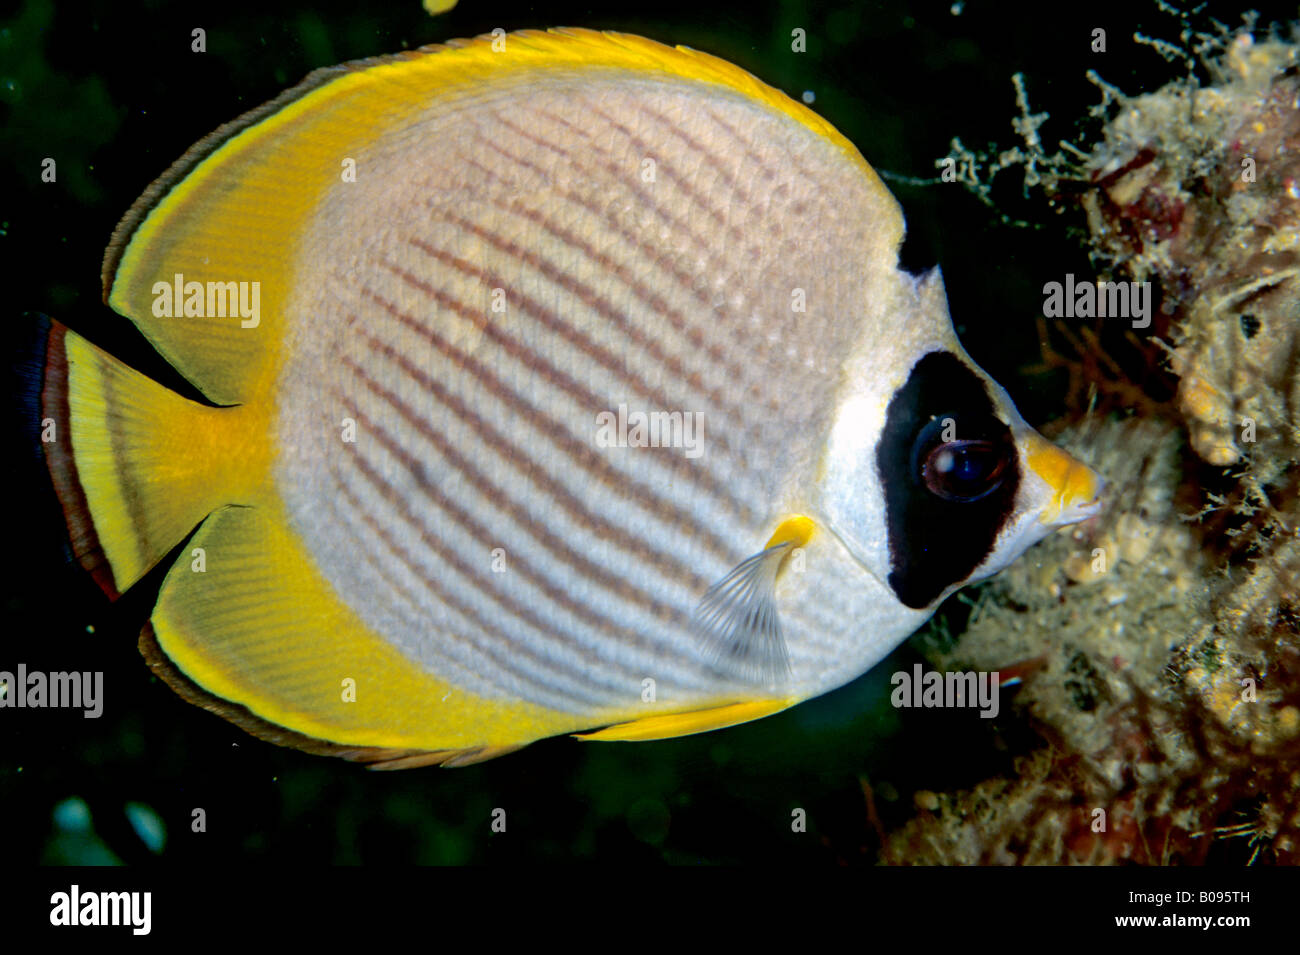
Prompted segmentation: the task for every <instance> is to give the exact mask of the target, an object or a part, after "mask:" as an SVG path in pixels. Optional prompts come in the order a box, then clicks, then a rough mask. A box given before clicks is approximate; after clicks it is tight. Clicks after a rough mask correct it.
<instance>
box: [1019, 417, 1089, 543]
mask: <svg viewBox="0 0 1300 955" xmlns="http://www.w3.org/2000/svg"><path fill="white" fill-rule="evenodd" d="M1025 461H1026V463H1027V464H1028V465H1029V469H1030V470H1031V471H1033V472H1034V473H1035V474H1036V475H1038V476H1039V477H1040V478H1042V479H1043V481H1044V482H1045V483H1046V484H1047V486H1048V488H1049V489H1050V491H1051V497H1050V499H1049V500H1048V501H1047V503H1046V504H1044V505H1043V510H1042V513H1041V514H1040V515H1039V518H1038V519H1039V521H1041V522H1042V523H1043V524H1046V525H1047V526H1048V527H1064V526H1065V525H1067V524H1077V523H1078V522H1079V521H1085V520H1087V519H1088V518H1090V517H1093V516H1095V515H1096V514H1097V513H1099V512H1100V511H1101V508H1102V496H1103V494H1104V492H1105V490H1106V480H1105V479H1104V478H1103V477H1102V476H1101V475H1100V474H1098V473H1097V472H1096V471H1094V470H1093V469H1092V468H1090V467H1088V465H1086V464H1084V463H1083V462H1082V461H1080V460H1079V459H1078V458H1076V457H1075V456H1074V455H1072V454H1069V453H1068V452H1066V451H1063V450H1061V449H1060V448H1058V447H1057V446H1056V445H1054V444H1052V443H1051V442H1050V441H1048V440H1046V439H1045V438H1043V437H1041V436H1040V435H1038V434H1037V433H1033V432H1031V433H1030V434H1029V436H1028V439H1027V441H1026V448H1025Z"/></svg>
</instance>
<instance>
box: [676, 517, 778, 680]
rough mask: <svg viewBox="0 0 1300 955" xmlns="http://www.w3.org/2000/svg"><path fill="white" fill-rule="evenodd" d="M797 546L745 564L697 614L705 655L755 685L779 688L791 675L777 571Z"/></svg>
mask: <svg viewBox="0 0 1300 955" xmlns="http://www.w3.org/2000/svg"><path fill="white" fill-rule="evenodd" d="M793 546H794V544H793V542H792V541H785V542H783V543H780V544H776V545H775V546H772V547H769V548H767V549H766V550H762V551H759V552H758V553H757V554H755V555H754V556H752V557H749V558H746V559H745V560H743V561H741V562H740V563H739V564H738V565H736V567H735V569H734V570H732V571H731V573H729V574H727V576H726V577H724V578H722V580H720V581H718V583H716V584H714V585H713V586H712V587H710V588H709V591H708V593H706V594H705V595H704V598H703V599H702V600H701V601H700V604H699V606H698V607H697V608H696V610H695V621H694V624H695V632H696V635H697V636H698V638H699V641H700V647H701V650H702V651H703V653H704V654H705V656H706V657H707V658H708V659H709V660H710V661H712V662H718V663H722V664H723V665H724V666H725V667H726V668H727V669H729V670H734V671H735V672H737V673H738V674H739V675H741V676H742V677H743V678H744V679H746V680H749V681H752V682H754V683H761V684H765V685H767V686H780V685H782V684H784V683H785V681H786V680H787V679H788V678H789V676H790V657H789V654H788V652H787V651H786V647H785V640H784V638H783V637H782V636H781V621H780V618H779V616H778V615H777V610H776V599H775V597H776V575H777V571H779V570H780V569H781V561H782V560H784V559H785V557H786V555H787V554H788V553H789V551H790V550H791V549H792V548H793Z"/></svg>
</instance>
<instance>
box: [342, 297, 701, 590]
mask: <svg viewBox="0 0 1300 955" xmlns="http://www.w3.org/2000/svg"><path fill="white" fill-rule="evenodd" d="M349 325H352V323H351V322H349ZM353 333H354V334H356V335H358V336H359V337H361V338H362V339H363V340H365V342H366V343H367V345H369V347H370V349H371V350H372V351H374V352H378V353H380V354H382V355H384V357H386V358H387V359H388V360H389V361H392V362H393V363H395V364H396V365H397V366H398V367H400V368H401V369H402V371H403V372H405V373H406V375H407V376H408V377H409V378H411V379H412V380H413V381H414V382H416V384H418V385H419V386H420V388H421V389H422V390H423V391H425V392H426V393H429V394H432V395H433V396H434V398H435V399H436V400H437V401H438V402H439V403H440V404H441V405H442V406H443V407H444V408H446V409H447V410H448V411H450V412H451V413H452V414H454V415H456V417H458V418H459V419H460V420H461V421H464V422H465V423H467V424H468V425H470V426H471V427H472V428H473V430H474V434H475V436H476V437H477V438H478V439H480V440H481V441H482V442H483V443H484V444H486V445H487V446H489V447H491V448H493V449H494V450H495V451H496V452H497V453H498V454H499V455H501V456H502V457H504V458H505V459H506V460H508V461H511V462H512V463H515V464H520V463H521V462H522V463H523V464H524V465H526V466H525V467H521V468H520V470H521V471H522V472H523V473H524V474H525V475H526V477H525V480H528V481H531V482H532V483H533V484H534V485H535V486H537V487H539V488H540V489H541V490H543V491H545V492H546V493H547V494H548V495H550V497H551V498H552V500H553V501H554V502H555V503H556V504H558V505H559V506H560V507H561V508H562V509H563V510H564V512H565V513H566V514H568V515H569V517H570V518H572V519H573V521H574V522H575V523H577V524H579V525H581V526H582V527H583V529H585V530H586V531H588V532H589V533H591V534H593V535H594V536H596V537H599V538H601V539H603V540H607V541H609V542H611V543H614V544H617V545H618V546H619V547H620V548H622V549H623V550H624V551H625V552H627V553H628V554H631V555H632V556H634V557H636V558H637V559H638V560H641V561H643V562H646V563H649V564H652V565H653V566H654V567H656V568H657V569H658V570H659V571H661V572H662V573H663V574H664V575H665V576H667V577H670V578H673V579H675V580H677V581H686V582H687V583H688V584H689V585H690V586H692V587H694V588H695V589H697V590H698V591H700V592H701V593H703V592H704V591H705V590H707V589H708V587H709V585H710V583H711V581H709V580H707V579H705V578H704V577H701V576H700V575H698V574H696V573H695V572H694V571H693V570H692V569H691V568H690V567H688V566H687V565H686V564H684V563H682V562H681V561H680V560H678V559H677V557H676V556H675V555H673V554H671V553H668V552H666V551H661V550H657V549H655V548H653V547H652V546H651V545H650V543H649V542H648V541H646V540H642V539H640V538H637V537H634V536H632V535H631V534H629V533H628V532H627V531H626V530H625V529H624V528H622V527H620V526H618V525H616V524H613V523H610V522H609V521H607V520H605V519H604V518H603V517H601V516H600V515H598V514H595V513H593V512H592V511H590V510H588V508H587V507H586V506H584V505H583V503H582V502H581V501H580V500H579V499H578V498H577V496H576V495H574V494H573V493H572V492H571V491H570V490H569V489H568V488H567V487H565V486H564V485H563V484H561V483H560V482H559V481H557V480H556V479H555V478H554V477H553V476H552V475H550V474H548V473H546V472H545V471H543V470H542V469H541V468H540V467H539V466H538V464H537V462H536V461H534V460H533V459H532V458H531V457H529V455H528V454H527V453H525V452H522V451H520V449H519V448H518V447H516V446H515V445H514V444H512V443H511V441H510V439H509V438H507V437H506V436H505V435H503V434H502V433H501V432H500V431H498V430H497V429H496V428H495V427H494V426H493V425H492V424H491V423H490V422H489V421H488V420H487V419H485V418H484V417H483V416H482V415H480V414H478V413H477V412H476V411H474V410H473V409H472V408H470V407H469V406H468V405H467V404H466V403H465V402H464V401H463V400H461V399H460V398H458V397H457V396H456V395H454V394H452V393H451V392H449V391H448V390H447V389H446V388H445V387H443V386H442V385H441V384H440V383H439V382H438V381H436V380H435V379H434V378H432V377H431V376H430V375H429V374H427V373H426V372H425V371H424V370H423V369H422V368H419V367H418V366H417V365H415V363H414V362H412V361H411V360H410V359H409V358H407V357H406V356H405V355H402V354H401V353H400V352H398V351H397V349H395V348H393V347H392V346H391V345H389V344H387V343H386V342H383V341H380V340H379V339H377V338H375V337H373V336H372V335H370V334H368V333H367V332H365V331H364V330H362V329H361V328H360V327H358V326H355V325H354V326H353ZM342 362H343V364H345V365H346V366H347V367H348V368H351V369H352V370H353V371H354V372H355V373H356V374H357V375H358V376H360V377H361V378H362V380H363V381H365V382H366V384H367V387H369V388H370V390H371V391H372V392H374V393H375V394H377V395H379V396H380V397H382V398H384V400H386V401H390V403H392V404H393V405H394V407H396V408H398V410H399V412H400V413H401V414H402V417H403V418H405V419H406V420H407V422H408V423H409V424H410V425H411V426H412V427H413V428H414V429H415V430H416V432H417V433H418V434H420V435H421V436H422V437H424V438H425V439H426V440H428V441H430V442H431V443H433V444H434V445H435V446H436V447H438V448H439V450H441V451H443V454H444V456H445V457H447V458H449V459H452V458H454V459H455V460H456V461H459V462H463V466H461V465H460V464H458V465H457V469H458V470H460V471H461V472H462V473H464V474H465V475H466V476H467V477H470V478H471V480H472V481H473V483H474V484H475V485H476V486H480V487H492V488H493V489H494V491H493V494H494V496H498V495H499V499H500V500H508V501H509V503H510V506H511V508H512V509H513V510H514V511H519V510H521V509H520V505H519V504H518V503H517V502H515V501H513V500H512V499H509V498H508V497H507V495H506V492H505V491H504V490H503V489H501V488H500V487H499V486H498V485H497V484H496V483H495V482H494V481H492V479H491V478H489V477H488V476H487V475H486V474H484V473H483V472H482V471H480V470H479V469H478V468H477V467H476V466H475V465H474V464H473V463H472V462H470V461H468V460H467V459H466V458H465V457H464V455H462V454H461V453H460V451H459V450H458V449H456V448H455V447H454V446H453V445H452V444H451V443H450V442H448V441H447V440H446V439H445V438H444V437H443V436H442V434H441V433H440V432H439V431H438V430H437V429H435V428H432V427H430V425H429V422H428V421H426V420H425V419H424V418H422V417H421V416H420V415H418V414H416V413H415V412H414V411H412V410H411V408H410V406H409V405H407V404H405V403H404V402H401V401H400V399H398V398H397V397H396V396H395V395H393V393H392V392H390V391H388V390H387V389H386V388H383V387H382V386H380V385H378V384H377V383H376V382H374V380H373V379H372V378H370V376H369V375H367V374H366V372H365V371H364V370H363V369H362V368H361V367H360V366H359V365H357V364H356V362H354V361H352V360H351V359H349V358H347V357H344V358H343V359H342ZM390 396H391V397H390ZM611 484H612V482H611ZM512 512H513V511H512ZM525 522H527V523H529V525H530V526H531V525H532V521H531V519H528V518H527V517H526V515H522V514H521V517H520V523H521V524H522V523H525ZM539 540H541V541H542V543H543V544H546V545H547V546H550V544H551V543H552V537H551V535H550V534H543V535H542V536H541V537H540V538H539ZM575 556H576V555H575ZM584 563H585V564H586V566H587V567H588V568H589V569H590V572H591V573H592V574H593V575H596V574H601V573H606V572H605V571H604V569H603V568H601V567H599V566H597V565H594V564H590V562H586V561H584ZM571 566H572V565H571ZM584 572H587V571H584ZM613 579H614V578H612V577H611V580H613ZM618 583H619V584H620V586H619V587H617V588H615V591H616V592H617V593H618V594H619V596H620V597H621V598H622V599H625V600H628V601H629V602H632V603H637V604H639V605H641V606H643V607H645V608H647V609H652V610H654V611H655V612H656V613H659V611H660V610H661V609H662V608H661V607H660V605H659V604H657V603H656V602H655V601H654V600H653V599H652V598H651V597H650V595H649V594H648V593H646V592H645V591H643V590H638V589H635V588H632V589H631V590H625V587H626V585H627V582H625V581H619V582H618Z"/></svg>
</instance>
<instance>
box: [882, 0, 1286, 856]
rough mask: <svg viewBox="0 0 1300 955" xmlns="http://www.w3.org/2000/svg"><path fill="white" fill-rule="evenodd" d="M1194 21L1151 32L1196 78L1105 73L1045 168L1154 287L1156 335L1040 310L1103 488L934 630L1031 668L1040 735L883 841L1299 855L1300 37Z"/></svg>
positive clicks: (1122, 274) (931, 650) (947, 851)
mask: <svg viewBox="0 0 1300 955" xmlns="http://www.w3.org/2000/svg"><path fill="white" fill-rule="evenodd" d="M1189 16H1190V15H1186V14H1183V15H1181V17H1182V20H1183V24H1184V30H1183V40H1184V44H1183V45H1184V47H1190V50H1191V52H1188V51H1187V50H1185V49H1183V47H1177V46H1174V45H1173V44H1169V43H1164V42H1162V41H1153V40H1147V41H1146V42H1147V44H1148V45H1149V46H1152V47H1154V48H1156V49H1157V51H1159V52H1163V53H1166V54H1169V55H1170V56H1172V57H1174V58H1179V59H1182V60H1183V61H1185V62H1186V63H1187V64H1188V73H1187V76H1186V77H1185V78H1181V79H1179V80H1176V81H1174V82H1171V83H1169V84H1168V85H1166V86H1164V87H1163V88H1161V89H1159V90H1157V91H1155V92H1153V93H1147V94H1144V95H1141V96H1134V97H1128V96H1125V95H1124V94H1122V93H1120V92H1119V91H1118V90H1117V89H1115V88H1114V87H1112V86H1109V85H1107V84H1106V83H1104V81H1102V80H1101V78H1100V77H1095V76H1094V77H1092V78H1093V79H1094V82H1096V83H1097V85H1098V86H1099V87H1100V88H1101V89H1102V90H1103V93H1104V100H1103V103H1102V104H1101V106H1100V107H1098V108H1097V110H1096V113H1095V115H1097V116H1098V117H1099V118H1101V119H1102V120H1103V121H1104V125H1103V127H1102V128H1101V130H1100V132H1099V134H1098V135H1097V136H1096V137H1095V145H1094V146H1093V147H1092V148H1091V150H1090V151H1084V150H1080V149H1074V148H1072V149H1070V151H1069V152H1070V155H1069V156H1066V155H1065V154H1064V153H1061V154H1057V155H1056V156H1045V155H1042V154H1041V147H1040V148H1039V150H1038V152H1039V155H1038V157H1037V162H1036V170H1035V171H1034V178H1036V179H1041V185H1042V188H1043V189H1044V190H1046V192H1047V194H1048V196H1049V197H1050V198H1051V201H1052V203H1053V204H1054V205H1055V206H1057V207H1058V209H1061V210H1065V211H1069V210H1075V213H1076V214H1077V215H1079V216H1080V217H1081V218H1082V219H1083V220H1084V221H1085V222H1086V225H1087V242H1088V246H1089V251H1090V253H1091V254H1092V257H1093V260H1094V262H1095V263H1096V264H1097V266H1098V268H1099V270H1100V271H1101V272H1103V273H1107V274H1109V276H1110V277H1111V278H1112V279H1127V280H1129V281H1133V282H1143V281H1151V282H1153V283H1155V285H1156V286H1157V288H1158V290H1159V293H1160V301H1161V305H1160V310H1159V311H1160V314H1159V315H1158V316H1157V320H1156V321H1153V323H1152V325H1151V327H1150V328H1149V329H1147V330H1146V331H1145V333H1144V334H1143V335H1134V334H1133V332H1131V331H1128V332H1127V333H1126V334H1124V335H1122V336H1121V335H1116V334H1115V333H1114V331H1113V329H1112V330H1092V329H1088V328H1084V329H1082V330H1074V331H1072V330H1069V329H1066V328H1061V327H1049V326H1048V325H1047V323H1046V322H1044V323H1043V324H1042V326H1041V332H1042V339H1043V342H1044V360H1043V364H1042V367H1043V368H1048V369H1050V368H1058V369H1064V370H1066V371H1067V372H1068V373H1069V379H1070V380H1069V393H1068V395H1067V407H1068V408H1069V409H1070V410H1071V412H1072V413H1071V415H1070V417H1069V418H1068V419H1067V420H1066V421H1065V422H1063V428H1062V433H1061V434H1059V435H1057V436H1056V440H1058V441H1060V442H1061V443H1062V444H1064V445H1065V446H1067V447H1069V448H1070V449H1071V450H1072V451H1074V452H1075V453H1076V454H1077V455H1079V456H1080V457H1081V458H1083V459H1084V460H1086V461H1088V462H1089V463H1090V464H1092V465H1093V466H1094V467H1096V468H1097V469H1098V470H1099V471H1101V472H1102V473H1103V474H1104V475H1105V476H1106V477H1107V478H1108V480H1109V481H1110V483H1111V487H1110V491H1109V494H1108V500H1107V506H1106V509H1105V510H1104V512H1103V513H1102V514H1101V515H1099V516H1098V517H1096V518H1094V519H1093V520H1092V521H1090V522H1089V523H1088V524H1087V525H1085V526H1083V527H1079V528H1075V529H1074V530H1073V532H1072V534H1063V535H1059V536H1057V537H1056V538H1054V539H1052V540H1049V541H1047V542H1045V543H1044V544H1042V545H1040V546H1039V547H1038V548H1036V549H1035V550H1034V551H1033V552H1031V553H1030V554H1027V555H1026V556H1025V557H1024V558H1023V559H1022V560H1021V561H1020V562H1018V563H1017V564H1016V565H1014V566H1012V567H1011V568H1008V569H1007V570H1006V571H1004V572H1003V573H1002V574H1001V575H999V576H998V577H997V578H996V579H995V580H994V581H993V582H991V583H990V584H989V585H987V586H986V587H985V588H984V590H983V591H982V592H981V595H980V599H979V602H978V604H977V606H976V611H975V613H974V614H973V615H972V617H971V620H970V623H969V625H968V628H967V630H966V632H965V633H963V634H962V635H961V637H960V639H959V640H958V641H956V642H955V643H953V642H952V641H950V640H939V639H937V638H934V637H933V634H934V633H936V632H938V628H941V626H942V623H940V624H936V628H935V629H934V630H932V636H931V638H930V639H928V640H923V641H922V648H923V652H926V653H927V656H929V657H930V659H931V660H932V662H933V663H934V664H935V665H936V666H937V667H940V668H942V669H970V668H975V669H981V670H1000V671H1003V672H1006V671H1009V670H1010V671H1013V672H1016V673H1021V672H1023V673H1024V675H1023V679H1022V685H1021V686H1020V688H1019V690H1018V691H1017V694H1016V699H1015V704H1014V705H1015V712H1016V713H1017V714H1018V715H1019V717H1020V718H1022V719H1024V720H1026V721H1027V722H1028V723H1029V724H1030V726H1031V727H1032V728H1033V729H1034V730H1035V731H1036V733H1037V738H1038V739H1040V740H1041V744H1040V745H1039V747H1038V748H1036V749H1034V748H1031V749H1030V750H1029V751H1028V752H1027V753H1025V754H1022V755H1021V756H1019V757H1018V760H1017V767H1016V773H1015V775H1014V776H1013V777H1005V778H995V779H989V780H986V781H984V782H983V783H980V784H977V785H975V786H974V787H972V788H970V789H968V790H964V791H959V792H953V793H940V794H927V799H926V800H925V801H924V803H921V802H919V801H918V813H917V814H916V815H915V816H914V817H913V818H911V819H910V820H909V821H907V822H906V823H905V824H904V825H902V826H901V827H899V828H897V829H895V830H894V831H893V832H891V833H888V834H887V836H886V838H885V841H884V845H883V848H882V853H881V858H882V861H885V862H891V863H906V862H929V863H989V862H992V863H998V862H1028V863H1063V862H1079V863H1124V862H1128V863H1141V864H1166V863H1171V862H1174V863H1204V862H1207V861H1216V860H1217V861H1236V862H1241V863H1274V864H1295V863H1296V862H1300V811H1297V806H1298V805H1300V801H1298V800H1297V797H1298V796H1300V771H1297V770H1296V769H1294V767H1295V766H1296V765H1297V757H1298V756H1300V536H1298V528H1300V331H1298V329H1300V67H1297V63H1300V47H1298V46H1297V44H1296V43H1295V42H1293V41H1288V40H1285V39H1282V38H1281V37H1280V36H1279V35H1278V34H1277V33H1276V31H1275V32H1274V33H1272V34H1269V35H1267V36H1259V35H1258V34H1257V32H1255V31H1252V29H1251V27H1252V24H1250V23H1248V24H1247V26H1246V27H1245V28H1243V29H1240V30H1237V31H1229V30H1227V29H1225V28H1223V27H1221V26H1219V25H1217V24H1213V29H1212V30H1211V31H1209V32H1200V33H1197V32H1195V31H1193V30H1192V29H1191V28H1190V25H1189V23H1188V20H1189ZM1193 54H1196V55H1195V56H1193ZM1198 67H1199V70H1200V72H1202V73H1203V74H1204V76H1205V77H1206V79H1205V80H1204V81H1202V80H1198V79H1197V72H1198ZM1022 88H1023V87H1022V85H1018V86H1017V89H1018V90H1020V89H1022ZM1020 99H1021V103H1020V105H1021V113H1022V118H1023V117H1024V116H1027V115H1028V106H1027V103H1026V102H1024V97H1023V96H1022V97H1020ZM1035 141H1036V142H1037V140H1035ZM995 166H996V164H995ZM971 168H975V166H974V164H973V163H972V164H971ZM998 168H1001V167H998ZM1027 184H1030V185H1032V183H1029V182H1028V179H1027ZM1121 350H1122V353H1121ZM1027 662H1032V663H1033V666H1032V667H1026V663H1027Z"/></svg>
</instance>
